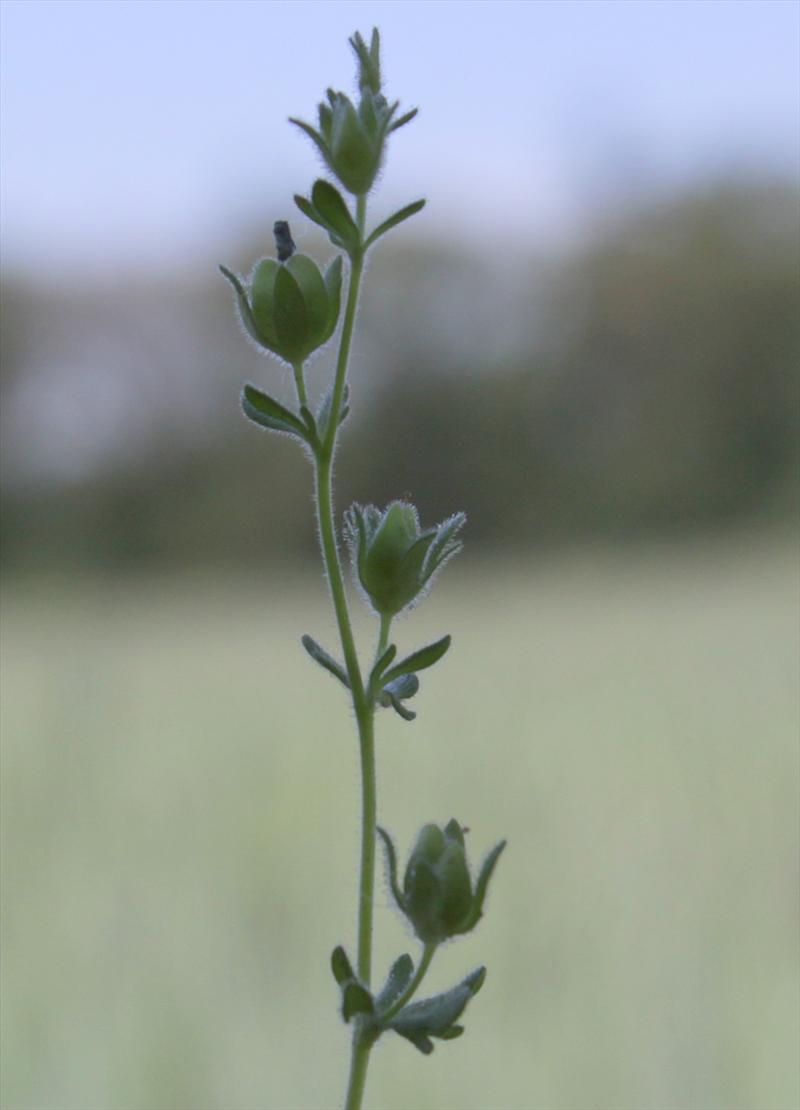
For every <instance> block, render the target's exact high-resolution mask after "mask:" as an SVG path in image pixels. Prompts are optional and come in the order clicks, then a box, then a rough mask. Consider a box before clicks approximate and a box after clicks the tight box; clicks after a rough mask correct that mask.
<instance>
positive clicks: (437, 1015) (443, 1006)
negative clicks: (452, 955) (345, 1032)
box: [388, 967, 486, 1054]
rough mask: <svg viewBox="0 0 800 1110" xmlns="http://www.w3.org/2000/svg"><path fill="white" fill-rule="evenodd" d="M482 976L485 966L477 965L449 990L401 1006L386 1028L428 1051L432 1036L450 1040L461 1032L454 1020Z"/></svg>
mask: <svg viewBox="0 0 800 1110" xmlns="http://www.w3.org/2000/svg"><path fill="white" fill-rule="evenodd" d="M485 979H486V968H485V967H480V968H478V969H477V970H475V971H473V972H472V973H471V974H470V975H468V976H467V977H466V979H464V980H463V982H461V983H459V984H458V986H455V987H452V988H451V989H450V990H449V991H445V992H444V993H443V994H437V995H435V996H434V997H433V998H426V999H424V1000H423V1001H421V1002H412V1003H411V1004H410V1005H408V1006H404V1007H403V1009H402V1010H401V1011H400V1013H399V1014H397V1015H396V1016H395V1017H394V1018H392V1019H390V1021H389V1023H388V1028H390V1029H394V1031H395V1032H396V1033H399V1034H400V1036H401V1037H405V1038H406V1039H407V1040H409V1041H411V1043H412V1044H413V1045H415V1047H416V1048H419V1049H420V1051H421V1052H425V1053H426V1054H427V1053H428V1052H429V1051H431V1050H432V1048H433V1046H432V1045H431V1044H430V1038H431V1037H439V1038H440V1039H442V1040H452V1039H453V1038H454V1037H458V1036H460V1035H461V1034H462V1033H463V1031H464V1030H463V1026H461V1025H457V1024H456V1022H457V1020H458V1018H459V1017H460V1016H461V1014H462V1013H463V1012H464V1008H465V1006H466V1005H467V1003H468V1002H469V1000H470V999H471V998H472V997H473V996H474V995H476V994H477V993H478V991H479V990H480V989H481V987H482V986H483V983H484V980H485ZM428 1046H430V1047H428Z"/></svg>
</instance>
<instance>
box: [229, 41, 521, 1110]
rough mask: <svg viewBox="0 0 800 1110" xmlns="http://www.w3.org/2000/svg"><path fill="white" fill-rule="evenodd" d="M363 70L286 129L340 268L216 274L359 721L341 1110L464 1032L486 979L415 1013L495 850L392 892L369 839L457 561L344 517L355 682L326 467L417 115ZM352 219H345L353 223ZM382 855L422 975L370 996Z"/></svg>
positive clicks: (362, 513)
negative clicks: (398, 1057)
mask: <svg viewBox="0 0 800 1110" xmlns="http://www.w3.org/2000/svg"><path fill="white" fill-rule="evenodd" d="M350 45H351V46H352V47H353V50H354V52H355V55H356V61H357V67H358V83H359V98H358V103H357V104H354V103H353V102H352V101H351V100H350V98H349V97H347V96H345V95H344V94H343V93H339V92H333V91H332V90H329V91H328V94H327V100H326V101H323V103H321V104H320V105H319V126H318V129H315V128H313V127H311V126H310V125H309V124H307V123H304V122H303V121H302V120H292V121H291V122H293V123H294V124H296V125H297V126H298V127H299V128H301V130H302V131H304V132H305V133H306V134H307V135H308V136H309V137H310V138H311V139H312V140H313V142H314V144H315V145H316V147H317V148H318V150H319V152H320V153H321V155H322V157H323V159H324V161H325V164H326V166H327V168H328V170H329V171H330V173H331V175H332V176H333V177H334V178H336V179H337V180H338V182H339V183H340V184H341V185H342V186H343V187H344V188H345V190H346V191H347V192H348V193H350V194H352V196H353V198H354V200H353V202H352V205H348V203H347V202H346V201H345V199H344V197H343V196H342V194H341V193H340V192H339V190H338V189H337V188H336V186H335V185H333V184H332V183H331V182H330V181H327V180H325V179H322V178H320V179H319V180H317V181H315V182H314V185H313V187H312V189H311V194H310V197H302V196H296V197H295V202H296V204H297V207H298V208H299V209H300V211H301V212H302V213H303V214H304V215H305V216H307V217H308V218H309V219H310V220H312V221H313V222H314V223H315V224H318V225H319V226H320V227H322V228H324V230H325V231H326V232H327V234H328V237H329V238H330V241H331V243H332V244H333V245H334V246H335V247H337V248H338V249H339V250H340V251H341V252H342V253H341V254H338V255H337V256H336V257H335V258H334V260H333V262H332V263H331V264H330V265H329V266H328V268H327V270H326V271H325V273H324V274H323V273H322V272H321V271H320V269H319V268H318V266H317V265H316V263H315V262H314V261H313V260H312V259H310V258H308V257H307V256H305V255H302V254H297V253H296V252H295V246H294V243H293V241H292V237H291V233H290V230H289V225H288V224H287V223H286V221H282V220H281V221H278V222H276V224H275V242H276V248H277V255H278V258H277V261H276V260H274V259H271V258H268V259H263V260H262V261H261V262H259V263H258V264H257V265H256V267H255V269H254V270H253V273H252V276H251V277H250V279H249V281H245V280H242V279H241V278H240V277H238V276H237V275H236V274H234V273H232V272H231V271H230V270H227V269H225V268H224V267H221V269H222V272H223V274H224V275H225V277H226V278H227V279H228V280H229V281H230V283H231V285H232V286H233V289H234V292H235V294H236V303H237V305H238V310H239V314H240V316H241V320H242V323H243V325H244V327H245V329H246V331H247V332H248V334H249V335H250V336H251V338H252V339H253V340H254V341H255V343H257V344H258V346H259V347H260V348H262V349H263V350H265V351H267V352H268V353H269V354H272V355H274V356H276V357H278V358H279V359H282V360H283V361H284V362H286V363H288V364H289V365H290V366H291V367H292V370H293V372H294V380H295V387H296V392H297V407H296V408H288V407H286V406H285V405H283V404H281V403H280V402H279V401H277V400H275V399H274V398H273V397H270V396H269V395H268V394H266V393H264V392H262V391H261V390H260V389H258V388H256V387H255V386H253V385H246V386H245V387H244V391H243V394H242V407H243V409H244V413H245V415H246V416H248V417H249V418H250V420H252V421H253V422H254V423H255V424H258V425H259V426H260V427H262V428H266V429H268V430H270V431H276V432H282V433H285V434H287V435H290V436H293V437H294V438H296V439H297V440H299V441H300V442H301V443H302V444H303V445H304V446H305V448H306V449H307V453H308V455H309V458H310V459H311V461H312V463H313V467H314V476H315V508H316V514H317V522H318V526H319V535H320V541H321V547H322V557H323V561H324V564H325V570H326V572H327V576H328V582H329V585H330V592H331V599H332V601H333V607H334V610H335V614H336V621H337V625H338V629H339V635H340V638H341V648H342V654H343V662H339V661H338V660H337V659H334V658H333V656H331V655H329V654H328V652H327V651H325V649H324V648H322V647H321V646H320V645H319V644H318V643H317V642H316V641H315V640H313V639H312V638H311V637H310V636H308V635H306V636H304V637H303V638H302V643H303V646H304V647H305V649H306V651H307V652H308V654H309V655H310V656H311V658H312V659H313V660H315V662H317V663H318V664H319V665H320V666H321V667H323V668H324V669H325V670H327V671H329V672H330V673H331V674H332V675H334V676H335V677H336V678H337V679H338V680H339V682H340V683H341V684H342V685H343V686H344V687H345V688H346V689H347V690H348V692H349V696H350V698H351V701H352V705H353V709H354V711H355V718H356V722H357V726H358V739H359V745H360V752H361V770H362V837H361V861H360V887H359V912H358V956H357V961H356V967H355V969H354V968H353V966H352V964H351V963H350V960H349V958H348V956H347V954H346V952H345V950H344V948H343V947H341V946H340V947H337V948H336V949H335V950H334V952H333V955H332V960H331V965H332V970H333V975H334V978H335V979H336V982H337V983H338V985H339V988H340V991H341V1003H342V1016H343V1017H344V1020H345V1021H346V1022H349V1021H351V1020H353V1022H354V1031H353V1038H352V1057H351V1067H350V1078H349V1083H348V1091H347V1100H346V1106H347V1110H357V1108H358V1107H360V1106H361V1101H362V1098H363V1093H364V1085H365V1082H366V1074H367V1066H368V1063H369V1054H370V1050H371V1048H372V1046H373V1045H374V1044H375V1042H376V1041H377V1039H378V1038H379V1037H380V1036H381V1035H382V1034H383V1033H385V1032H388V1031H394V1032H396V1033H398V1034H399V1035H400V1036H402V1037H405V1038H406V1039H407V1040H409V1041H410V1042H411V1043H412V1044H413V1045H415V1046H416V1047H417V1048H418V1049H419V1050H420V1051H421V1052H423V1053H426V1054H427V1053H429V1052H431V1051H432V1050H433V1042H432V1040H431V1038H433V1037H437V1038H440V1039H442V1040H449V1039H452V1038H454V1037H457V1036H458V1035H459V1034H460V1033H462V1032H463V1027H462V1026H461V1025H459V1024H457V1022H458V1018H459V1017H460V1015H461V1013H462V1012H463V1010H464V1008H465V1006H466V1004H467V1002H468V1001H469V1000H470V998H471V997H472V996H473V995H474V994H476V993H477V992H478V991H479V990H480V988H481V986H482V985H483V981H484V979H485V976H486V969H485V968H478V969H477V970H476V971H474V972H472V973H471V974H470V975H468V976H467V977H466V978H465V979H464V980H463V982H461V983H459V984H458V985H457V986H455V987H453V988H452V989H451V990H449V991H446V992H444V993H443V994H440V995H437V996H435V997H433V998H428V999H425V1000H424V1001H419V1002H413V1003H412V1002H411V999H412V996H413V995H414V994H415V993H416V991H417V988H418V987H419V986H420V984H421V982H422V980H423V978H424V976H425V973H426V972H427V970H428V968H429V966H430V963H431V960H432V959H433V956H434V953H435V952H436V949H437V948H438V946H439V945H440V944H442V943H443V942H444V941H446V940H448V939H450V938H452V937H454V936H457V935H459V934H461V933H466V932H469V931H470V930H471V929H473V928H474V927H475V925H476V924H477V922H478V919H479V918H480V916H481V912H482V907H483V901H484V898H485V895H486V889H487V885H488V882H489V878H490V876H491V873H492V871H493V869H494V866H495V864H496V862H497V859H498V857H499V855H500V853H501V851H502V850H503V848H504V846H505V842H504V841H503V842H501V843H500V844H498V845H497V846H496V847H495V848H494V849H493V850H492V851H491V852H490V853H489V855H488V856H487V858H486V860H485V862H484V864H483V867H482V868H481V871H480V874H479V876H478V879H477V882H476V884H475V887H474V889H473V886H472V881H471V878H470V873H469V868H468V865H467V858H466V852H465V847H464V830H463V829H462V827H461V826H460V825H459V824H458V822H456V821H455V820H452V821H450V822H449V823H448V824H447V825H446V826H445V828H444V829H440V828H439V827H438V826H436V825H426V826H425V827H424V828H423V829H422V831H421V833H420V834H419V838H418V840H417V842H416V845H415V847H414V850H413V851H412V853H411V857H410V859H409V862H408V867H407V868H406V872H405V877H404V880H403V887H402V890H401V888H400V885H399V882H398V877H397V855H396V852H395V849H394V845H393V843H392V841H391V838H390V837H389V834H388V833H387V832H386V831H385V830H384V829H379V828H378V826H377V799H376V785H375V714H376V711H377V710H378V709H380V708H392V709H394V710H395V711H396V712H397V713H398V714H399V715H400V716H401V717H402V718H403V719H404V720H407V721H410V720H413V719H414V717H415V716H416V714H415V713H414V712H413V711H412V710H410V709H409V708H408V706H407V705H406V702H408V701H409V700H410V699H411V698H412V697H413V696H414V695H415V694H416V693H417V690H418V689H419V678H418V674H419V672H420V671H423V670H425V669H426V668H428V667H432V666H433V665H434V664H435V663H437V662H438V661H439V660H440V659H441V658H442V656H443V655H444V654H445V652H446V651H447V650H448V648H449V647H450V637H449V636H444V637H442V639H440V640H438V641H437V642H436V643H433V644H429V645H428V646H427V647H422V648H420V649H418V650H417V651H414V652H412V653H411V655H409V656H407V657H406V658H405V659H402V660H401V661H399V662H397V661H396V656H397V649H396V647H395V645H394V644H392V643H390V633H391V625H392V620H393V619H394V617H396V616H397V615H398V614H400V613H402V612H404V611H406V610H408V609H410V608H411V607H413V606H414V605H415V604H417V603H419V601H421V599H422V598H423V596H424V595H425V593H426V592H427V590H428V588H429V586H430V584H431V582H432V580H433V578H434V576H435V575H436V573H437V572H438V571H439V570H440V569H441V568H442V567H443V566H444V564H445V563H446V562H447V561H448V560H449V559H451V558H452V557H453V555H455V554H456V553H457V552H458V551H459V550H460V548H461V541H460V539H459V538H458V533H459V532H460V530H461V528H462V527H463V524H464V521H465V517H464V514H463V513H456V514H455V515H454V516H452V517H450V518H449V519H448V520H446V521H445V522H444V523H442V524H440V525H439V526H438V527H436V528H424V529H421V528H420V524H419V517H418V514H417V510H416V509H415V508H414V506H413V505H410V504H408V503H406V502H404V501H395V502H392V504H390V505H389V506H387V508H386V509H385V510H383V511H381V510H379V509H377V508H375V506H374V505H367V506H361V505H353V506H352V507H351V508H350V509H349V510H348V512H347V513H346V514H345V531H346V538H347V541H348V544H349V546H350V551H351V555H352V562H353V568H354V574H355V577H356V581H357V584H358V585H359V586H360V588H361V590H362V592H363V594H364V597H365V599H366V601H367V603H368V605H369V606H370V607H371V608H372V610H373V611H374V613H375V615H376V617H377V619H378V637H377V647H376V649H375V651H374V657H373V662H372V666H371V667H370V668H369V670H368V671H366V670H362V665H361V662H360V661H359V657H358V654H357V652H356V645H355V640H354V637H353V630H352V625H351V621H350V613H349V609H348V602H347V597H346V593H345V586H344V579H343V574H342V566H341V561H340V555H339V542H338V539H337V533H336V527H335V518H334V510H333V493H332V484H331V478H332V465H333V459H334V454H335V451H336V446H337V439H338V435H339V429H340V427H341V425H342V422H343V421H344V419H345V418H346V416H347V414H348V412H349V408H348V387H347V367H348V360H349V356H350V346H351V341H352V336H353V328H354V324H355V317H356V308H357V305H358V298H359V289H360V285H361V279H362V274H363V269H364V259H365V257H366V255H367V252H368V251H369V250H370V248H371V247H372V246H373V245H374V244H375V243H376V242H377V240H378V239H380V238H381V237H382V236H383V235H385V234H386V232H388V231H390V230H391V229H392V228H394V227H396V226H397V225H398V224H400V223H402V222H403V221H404V220H406V219H408V218H409V217H410V216H413V215H414V214H415V213H416V212H419V211H420V209H421V208H422V207H423V205H424V203H425V202H424V201H422V200H419V201H415V202H414V203H413V204H409V205H407V206H406V207H405V208H403V209H401V210H400V211H398V212H395V213H394V215H393V216H391V217H390V218H389V219H388V220H385V221H384V222H383V223H381V224H380V225H379V226H378V227H376V228H375V229H374V230H372V231H371V232H368V231H367V226H366V216H367V197H368V194H369V193H370V191H371V190H372V188H373V186H374V184H375V180H376V176H377V174H378V172H379V171H380V169H381V167H382V165H383V161H384V156H385V149H386V141H387V138H388V136H389V135H390V134H391V133H392V132H393V131H396V130H397V129H398V128H400V127H402V126H403V125H404V124H406V123H408V122H409V121H410V120H412V119H413V118H414V116H415V115H416V109H414V110H413V111H410V112H406V113H405V114H404V115H401V116H397V110H398V107H399V104H398V102H397V101H395V102H394V103H389V101H388V100H387V99H386V98H385V96H384V95H383V92H382V79H381V68H380V40H379V36H378V32H377V30H374V31H373V32H372V37H371V40H370V43H369V45H367V43H366V42H365V41H364V40H363V39H362V37H361V35H359V34H356V35H354V36H353V38H352V39H351V40H350ZM351 208H352V210H351ZM343 256H345V257H346V258H347V261H348V264H349V266H348V270H349V276H348V284H347V296H346V300H345V306H344V316H343V320H342V326H341V331H340V334H339V351H338V358H337V361H336V370H335V376H334V380H333V383H332V385H331V388H330V389H329V391H328V392H327V393H326V394H325V396H324V397H323V398H322V399H321V401H320V402H319V404H318V405H317V406H316V408H315V409H313V410H312V406H311V402H310V400H309V397H308V392H307V389H306V381H305V363H306V360H307V359H308V357H309V356H310V355H311V354H313V352H314V351H316V350H317V349H318V348H319V347H321V346H322V345H323V344H325V343H326V342H327V341H328V340H329V339H330V338H331V337H332V335H333V334H334V332H335V330H336V328H337V325H338V322H339V315H340V306H341V288H342V271H343V264H342V258H343ZM377 833H380V835H381V837H382V838H383V841H384V843H385V846H386V853H387V860H388V871H389V879H390V883H391V888H392V891H393V893H394V896H395V899H396V901H397V904H398V906H399V907H400V909H401V911H402V912H403V913H404V914H405V915H406V917H407V918H408V920H409V922H410V923H411V925H412V927H413V929H414V932H415V933H416V935H417V936H418V937H419V939H420V941H421V942H422V946H423V948H422V954H421V956H420V958H419V962H418V964H417V966H416V968H415V967H414V963H413V961H412V959H411V957H410V956H409V955H408V954H403V955H401V956H400V957H399V958H398V959H397V960H396V961H395V962H394V964H393V965H392V968H391V969H390V971H389V975H388V978H387V979H386V982H385V984H384V986H383V987H382V988H381V989H380V990H379V991H378V992H377V993H375V992H373V990H372V986H371V984H372V931H373V930H372V919H373V901H374V897H373V895H374V884H375V845H376V834H377Z"/></svg>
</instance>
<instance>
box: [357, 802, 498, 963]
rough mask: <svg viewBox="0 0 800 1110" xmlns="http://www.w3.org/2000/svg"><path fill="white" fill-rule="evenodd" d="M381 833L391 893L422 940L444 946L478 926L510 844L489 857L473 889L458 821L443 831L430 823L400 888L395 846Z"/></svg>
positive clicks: (426, 826)
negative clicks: (499, 863)
mask: <svg viewBox="0 0 800 1110" xmlns="http://www.w3.org/2000/svg"><path fill="white" fill-rule="evenodd" d="M378 831H379V833H380V834H381V836H382V837H383V840H384V843H385V844H386V851H387V857H388V861H389V878H390V883H391V887H392V892H393V893H394V896H395V899H396V901H397V903H398V905H399V906H400V909H401V910H402V911H403V913H404V914H405V915H406V917H407V918H408V919H409V921H410V922H411V924H412V925H413V927H414V932H415V933H416V934H417V936H418V937H419V939H420V940H421V941H422V942H423V943H424V944H439V943H441V942H442V941H443V940H446V939H447V938H448V937H453V936H457V935H459V934H460V933H468V932H470V931H471V930H472V929H474V928H475V926H476V925H477V923H478V921H479V920H480V917H481V914H482V912H483V902H484V898H485V897H486V889H487V887H488V884H489V879H490V878H491V874H492V871H493V870H494V866H495V864H496V863H497V860H498V857H499V856H500V853H501V852H502V850H503V848H504V847H505V843H506V842H505V841H504V840H502V841H501V842H500V843H499V844H497V845H496V846H495V847H494V848H493V849H492V851H491V852H490V853H489V855H488V856H487V857H486V859H485V861H484V863H483V866H482V868H481V872H480V875H479V876H478V881H477V883H476V884H475V889H474V891H473V888H472V880H471V878H470V873H469V866H468V864H467V856H466V851H465V847H464V833H463V831H462V828H461V826H460V825H459V823H458V822H457V821H456V820H455V819H453V820H452V821H449V822H448V824H447V825H445V827H444V829H440V828H439V826H438V825H425V827H424V828H423V829H422V830H421V832H420V834H419V836H418V837H417V841H416V843H415V845H414V848H413V850H412V852H411V856H410V857H409V860H408V866H407V867H406V872H405V878H404V880H403V889H402V892H401V891H400V888H399V886H398V883H397V857H396V854H395V850H394V845H393V844H392V841H391V838H390V837H389V834H388V833H387V832H386V831H385V830H384V829H379V830H378Z"/></svg>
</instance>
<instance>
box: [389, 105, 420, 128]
mask: <svg viewBox="0 0 800 1110" xmlns="http://www.w3.org/2000/svg"><path fill="white" fill-rule="evenodd" d="M418 111H419V108H412V109H411V111H410V112H406V114H405V115H404V116H400V119H396V120H395V121H394V123H393V124H392V126H391V127H390V128H389V132H390V133H391V132H392V131H397V130H398V129H399V128H401V127H405V125H406V124H407V123H411V121H412V119H413V118H414V116H415V115H416V114H417V112H418Z"/></svg>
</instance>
